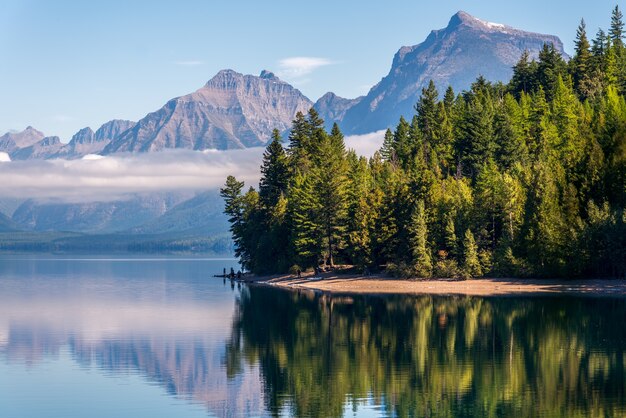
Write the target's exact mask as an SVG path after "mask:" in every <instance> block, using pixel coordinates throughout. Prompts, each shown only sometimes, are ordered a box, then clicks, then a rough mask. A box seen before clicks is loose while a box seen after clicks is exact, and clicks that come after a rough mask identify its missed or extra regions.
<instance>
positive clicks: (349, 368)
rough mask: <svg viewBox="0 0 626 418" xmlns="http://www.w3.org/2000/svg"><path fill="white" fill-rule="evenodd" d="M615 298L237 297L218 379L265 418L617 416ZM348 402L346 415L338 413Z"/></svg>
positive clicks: (622, 312)
mask: <svg viewBox="0 0 626 418" xmlns="http://www.w3.org/2000/svg"><path fill="white" fill-rule="evenodd" d="M624 318H626V303H625V301H624V300H623V299H592V298H584V299H581V298H525V299H521V298H494V299H485V298H473V297H432V296H422V297H384V298H383V297H329V296H325V295H316V294H314V293H296V292H285V291H279V290H276V289H270V288H263V287H253V288H250V289H248V291H245V292H243V293H242V295H241V297H240V299H239V301H238V304H237V315H236V317H235V320H234V324H233V332H232V337H231V340H230V342H229V343H228V355H227V359H228V363H227V365H228V370H229V371H230V372H231V374H232V373H235V372H236V371H237V370H240V369H241V368H242V364H248V365H250V364H259V365H260V367H261V374H262V381H263V391H264V392H265V401H266V407H267V409H268V410H269V411H270V412H272V413H273V414H276V415H278V414H280V413H284V412H287V413H289V414H290V415H296V416H341V415H342V414H344V412H345V410H346V408H349V409H355V410H358V409H359V407H360V406H361V405H363V404H368V403H375V404H379V405H380V406H381V414H383V415H394V416H540V415H542V416H567V417H575V416H624V415H625V414H626V404H625V402H626V380H625V379H626V374H625V373H624V365H625V364H626V352H625V351H624V346H625V344H626V329H625V328H624V327H623V326H622V323H621V322H622V321H623V319H624ZM346 403H348V404H349V403H352V405H346Z"/></svg>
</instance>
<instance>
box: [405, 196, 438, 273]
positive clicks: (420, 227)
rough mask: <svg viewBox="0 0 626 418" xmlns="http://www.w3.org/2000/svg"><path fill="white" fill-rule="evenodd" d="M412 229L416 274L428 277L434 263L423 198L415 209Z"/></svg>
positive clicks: (412, 250) (412, 217) (412, 247)
mask: <svg viewBox="0 0 626 418" xmlns="http://www.w3.org/2000/svg"><path fill="white" fill-rule="evenodd" d="M410 229H411V252H412V255H413V265H414V269H415V274H416V276H417V277H420V278H428V277H430V276H431V274H432V269H433V264H432V259H431V255H430V248H429V245H428V225H427V223H426V210H425V208H424V201H423V200H419V201H418V202H417V205H416V206H415V208H414V210H413V214H412V216H411V225H410Z"/></svg>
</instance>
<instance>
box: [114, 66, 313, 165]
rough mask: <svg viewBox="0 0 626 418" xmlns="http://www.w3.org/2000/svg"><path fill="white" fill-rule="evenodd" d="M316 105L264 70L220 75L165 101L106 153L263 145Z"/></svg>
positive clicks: (228, 72)
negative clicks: (165, 102)
mask: <svg viewBox="0 0 626 418" xmlns="http://www.w3.org/2000/svg"><path fill="white" fill-rule="evenodd" d="M312 105H313V103H312V102H311V101H310V100H309V99H307V98H306V97H305V96H304V95H303V94H302V93H300V91H299V90H297V89H295V88H294V87H293V86H291V85H289V84H287V83H285V82H283V81H281V80H280V79H278V78H277V77H276V76H275V75H274V74H272V73H270V72H268V71H263V72H262V73H261V76H259V77H255V76H251V75H243V74H240V73H237V72H235V71H232V70H223V71H220V72H219V73H218V74H217V75H216V76H215V77H213V78H212V79H211V80H209V82H208V83H207V84H206V85H205V86H204V87H202V88H201V89H199V90H197V91H196V92H194V93H191V94H188V95H186V96H181V97H178V98H175V99H172V100H170V101H169V102H167V104H166V105H165V106H163V107H162V108H161V109H159V110H157V111H156V112H153V113H150V114H148V115H147V116H146V117H145V118H143V119H142V120H140V121H139V122H138V123H137V125H135V126H134V127H133V128H132V129H130V130H128V131H126V132H125V133H123V134H122V135H120V136H119V137H118V138H116V139H115V140H113V141H112V142H111V144H110V145H108V146H107V147H106V148H105V149H104V153H105V154H110V153H114V152H125V151H131V152H148V151H160V150H163V149H167V148H186V149H193V150H204V149H211V148H212V149H234V148H245V147H253V146H259V145H264V144H265V143H266V142H267V141H268V140H269V139H270V136H271V132H272V130H273V129H278V130H280V131H285V130H287V129H288V128H289V126H290V125H291V122H292V120H293V118H294V116H295V115H296V113H297V112H299V111H300V112H306V111H308V109H309V108H310V107H311V106H312Z"/></svg>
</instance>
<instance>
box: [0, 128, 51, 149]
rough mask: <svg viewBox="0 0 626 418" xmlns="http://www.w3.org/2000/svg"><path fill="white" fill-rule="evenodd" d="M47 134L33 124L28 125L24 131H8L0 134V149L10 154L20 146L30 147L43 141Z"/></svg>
mask: <svg viewBox="0 0 626 418" xmlns="http://www.w3.org/2000/svg"><path fill="white" fill-rule="evenodd" d="M44 137H45V135H44V134H43V133H42V132H39V131H38V130H37V129H35V128H33V127H32V126H29V127H27V128H26V129H24V130H23V131H22V132H7V133H6V134H4V135H2V136H0V151H1V152H6V153H8V154H11V153H13V152H14V151H16V150H18V149H20V148H26V147H30V146H31V145H35V144H36V143H37V142H39V141H41V140H42V139H43V138H44Z"/></svg>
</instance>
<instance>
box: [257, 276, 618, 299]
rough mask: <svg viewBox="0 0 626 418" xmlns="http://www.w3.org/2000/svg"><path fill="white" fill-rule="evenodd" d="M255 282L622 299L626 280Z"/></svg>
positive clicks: (369, 290) (346, 289)
mask: <svg viewBox="0 0 626 418" xmlns="http://www.w3.org/2000/svg"><path fill="white" fill-rule="evenodd" d="M253 281H255V282H257V283H263V284H266V285H272V286H279V287H283V288H292V289H311V290H320V291H324V292H330V293H360V294H436V295H469V296H497V295H532V294H537V295H539V294H558V293H564V294H589V295H606V296H608V295H613V296H626V280H600V279H589V280H557V279H552V280H549V279H546V280H540V279H471V280H462V281H457V280H442V279H440V280H400V279H394V278H390V277H385V276H368V277H363V276H358V275H336V274H333V273H326V274H323V275H321V276H315V277H313V276H312V275H310V274H309V275H303V276H302V278H300V279H298V278H297V277H294V276H269V277H256V278H254V280H253Z"/></svg>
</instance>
